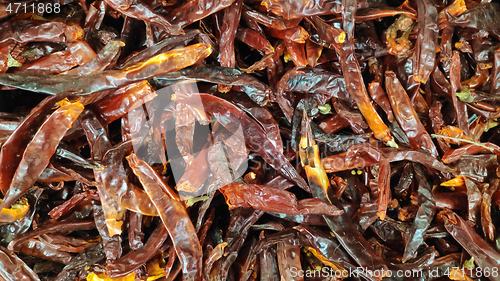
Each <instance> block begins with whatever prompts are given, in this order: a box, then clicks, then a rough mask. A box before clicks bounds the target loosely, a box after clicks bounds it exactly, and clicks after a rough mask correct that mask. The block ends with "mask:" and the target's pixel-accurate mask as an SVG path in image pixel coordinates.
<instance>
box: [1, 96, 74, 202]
mask: <svg viewBox="0 0 500 281" xmlns="http://www.w3.org/2000/svg"><path fill="white" fill-rule="evenodd" d="M64 96H65V95H58V96H53V97H47V98H45V99H44V100H43V101H42V102H41V103H39V104H38V106H37V107H35V108H34V109H33V110H31V112H30V113H29V114H28V116H26V118H24V120H23V122H21V124H20V125H19V126H17V128H16V130H15V131H14V132H13V133H12V135H10V137H9V138H8V139H7V141H6V142H5V143H4V144H3V145H2V150H1V151H0V190H1V191H2V193H3V194H5V193H6V192H7V190H8V189H9V187H10V184H11V182H12V178H13V177H14V174H15V172H16V169H17V167H18V165H19V163H20V162H21V159H22V155H23V153H24V150H25V149H26V146H27V145H28V144H29V142H30V141H31V138H32V137H33V136H34V135H35V133H36V132H37V130H38V127H40V126H41V125H42V124H43V122H44V121H45V119H46V118H47V117H49V116H50V114H51V113H52V110H51V109H52V107H53V106H54V105H55V104H56V102H58V101H60V100H61V99H63V98H64Z"/></svg>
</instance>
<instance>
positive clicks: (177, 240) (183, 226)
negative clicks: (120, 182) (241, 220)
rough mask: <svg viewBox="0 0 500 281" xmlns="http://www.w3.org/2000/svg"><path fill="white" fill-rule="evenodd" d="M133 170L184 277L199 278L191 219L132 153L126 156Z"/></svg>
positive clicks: (198, 257) (197, 248)
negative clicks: (159, 221)
mask: <svg viewBox="0 0 500 281" xmlns="http://www.w3.org/2000/svg"><path fill="white" fill-rule="evenodd" d="M127 161H128V163H129V165H130V167H131V168H132V170H133V171H134V174H135V175H136V176H137V177H138V178H139V180H140V181H141V183H142V184H143V187H144V189H145V190H146V193H147V194H148V195H149V197H150V198H151V201H153V204H154V205H155V206H156V208H157V210H158V214H159V215H160V218H161V220H162V221H163V224H164V225H165V228H166V229H167V231H168V233H169V234H170V238H171V239H172V241H173V244H174V247H175V251H176V252H177V255H178V256H179V258H180V259H181V264H182V273H183V278H184V280H193V281H194V280H200V279H201V276H202V257H203V256H202V251H201V246H200V242H199V241H198V237H197V235H196V231H195V229H194V226H193V223H192V222H191V219H190V218H189V216H188V214H187V213H186V208H185V207H184V205H183V204H182V203H181V201H180V200H179V197H178V196H177V195H176V193H175V192H174V191H173V190H171V189H170V187H168V186H167V185H165V184H164V183H163V181H162V180H161V178H160V177H159V176H158V175H157V174H156V172H155V171H154V170H153V169H152V168H151V166H149V165H148V164H147V163H146V162H144V161H143V160H141V159H139V158H137V156H136V155H135V154H131V155H129V156H127Z"/></svg>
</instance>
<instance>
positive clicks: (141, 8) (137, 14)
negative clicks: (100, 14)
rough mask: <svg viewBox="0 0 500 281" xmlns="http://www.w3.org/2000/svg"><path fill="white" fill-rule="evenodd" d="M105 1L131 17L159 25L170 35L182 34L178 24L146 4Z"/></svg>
mask: <svg viewBox="0 0 500 281" xmlns="http://www.w3.org/2000/svg"><path fill="white" fill-rule="evenodd" d="M105 2H106V3H107V4H108V5H110V6H111V7H113V9H115V10H117V11H119V12H120V13H122V14H124V15H126V16H128V17H131V18H136V19H140V20H143V21H145V22H147V23H150V24H154V25H157V26H159V27H161V28H162V29H163V30H165V32H167V33H168V34H170V35H178V34H183V33H184V32H183V31H182V28H181V27H180V26H178V25H175V24H171V23H170V22H168V21H167V20H166V19H165V18H164V17H162V16H160V15H158V14H156V13H155V12H154V11H153V10H151V9H150V8H149V7H148V6H147V5H144V4H143V3H139V2H131V1H126V0H105Z"/></svg>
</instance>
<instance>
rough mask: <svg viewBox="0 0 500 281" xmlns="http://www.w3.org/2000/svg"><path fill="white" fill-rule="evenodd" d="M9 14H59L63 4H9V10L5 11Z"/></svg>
mask: <svg viewBox="0 0 500 281" xmlns="http://www.w3.org/2000/svg"><path fill="white" fill-rule="evenodd" d="M5 10H6V11H7V13H9V14H12V13H16V14H17V13H39V14H44V13H49V14H50V13H55V14H58V13H60V12H61V4H59V3H54V4H52V3H31V4H26V3H15V2H12V3H9V5H7V8H6V9H5Z"/></svg>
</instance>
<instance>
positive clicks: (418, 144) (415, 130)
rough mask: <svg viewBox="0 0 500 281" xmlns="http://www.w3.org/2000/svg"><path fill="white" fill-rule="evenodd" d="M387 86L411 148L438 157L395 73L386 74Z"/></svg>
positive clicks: (395, 112)
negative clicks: (422, 150)
mask: <svg viewBox="0 0 500 281" xmlns="http://www.w3.org/2000/svg"><path fill="white" fill-rule="evenodd" d="M385 85H386V89H387V92H388V95H389V100H390V102H391V106H392V109H393V110H394V115H395V117H396V120H397V121H398V123H399V126H400V127H401V129H403V131H404V132H405V133H406V135H407V136H408V139H409V140H410V146H411V147H412V148H413V149H416V150H418V149H421V148H422V149H424V150H426V151H427V152H429V153H430V154H432V155H433V156H437V155H438V153H437V150H436V147H435V146H434V143H433V142H432V139H431V136H430V135H429V133H427V130H426V129H425V128H424V126H423V125H422V123H421V121H420V119H419V118H418V116H417V112H415V110H414V109H413V106H412V105H411V101H410V99H409V97H408V95H407V94H406V92H405V90H404V88H403V86H402V85H401V83H400V82H399V80H398V78H397V77H396V74H395V73H394V72H392V71H387V72H386V73H385Z"/></svg>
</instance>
